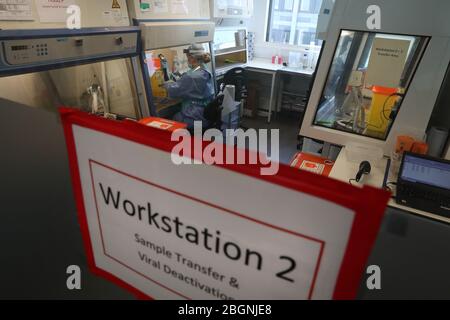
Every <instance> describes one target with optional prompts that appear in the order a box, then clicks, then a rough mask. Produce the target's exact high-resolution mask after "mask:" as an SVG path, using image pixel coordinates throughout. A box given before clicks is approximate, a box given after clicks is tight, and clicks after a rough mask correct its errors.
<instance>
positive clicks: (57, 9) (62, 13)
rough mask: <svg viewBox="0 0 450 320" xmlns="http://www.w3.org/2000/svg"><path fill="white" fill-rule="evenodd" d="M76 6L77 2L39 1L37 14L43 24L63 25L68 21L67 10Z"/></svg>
mask: <svg viewBox="0 0 450 320" xmlns="http://www.w3.org/2000/svg"><path fill="white" fill-rule="evenodd" d="M73 4H75V0H60V1H57V2H55V1H52V0H37V1H36V6H37V12H38V15H39V20H40V22H42V23H61V22H66V20H67V17H68V15H67V12H66V11H67V8H68V7H69V6H71V5H73Z"/></svg>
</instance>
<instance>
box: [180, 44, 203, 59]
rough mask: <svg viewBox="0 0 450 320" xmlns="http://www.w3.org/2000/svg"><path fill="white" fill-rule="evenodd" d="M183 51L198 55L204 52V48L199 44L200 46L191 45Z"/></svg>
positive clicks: (194, 55)
mask: <svg viewBox="0 0 450 320" xmlns="http://www.w3.org/2000/svg"><path fill="white" fill-rule="evenodd" d="M183 53H185V54H187V55H190V56H193V57H198V56H202V55H203V54H205V49H204V48H203V47H201V46H200V47H195V46H191V47H189V48H187V49H184V50H183Z"/></svg>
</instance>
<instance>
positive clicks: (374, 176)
mask: <svg viewBox="0 0 450 320" xmlns="http://www.w3.org/2000/svg"><path fill="white" fill-rule="evenodd" d="M388 164H389V159H388V158H383V160H381V162H380V163H378V165H377V166H374V165H372V170H371V173H370V174H369V175H367V176H365V177H364V180H363V182H364V184H365V185H368V186H372V187H375V188H383V186H384V182H385V179H386V177H387V178H388V179H387V180H388V181H389V182H394V181H392V178H391V179H389V175H388V173H387V172H388V171H389V167H388ZM358 170H359V163H357V162H351V161H349V159H348V158H347V153H346V152H345V148H342V150H341V152H340V153H339V156H338V158H337V160H336V161H335V164H334V167H333V169H332V170H331V173H330V178H333V179H336V180H340V181H343V182H345V183H350V181H351V179H354V178H355V176H356V173H357V172H358ZM351 184H352V185H355V186H362V185H361V184H358V183H355V182H351ZM394 191H395V190H394ZM388 207H389V208H393V209H397V210H400V211H403V212H406V213H410V214H413V215H417V216H421V217H423V218H426V219H432V220H435V221H439V222H443V223H446V224H449V225H450V219H449V218H446V217H442V216H439V215H437V214H434V213H431V212H426V211H422V210H417V209H414V208H411V207H406V206H403V205H400V204H398V203H397V202H396V201H395V199H394V198H391V200H390V201H389V204H388Z"/></svg>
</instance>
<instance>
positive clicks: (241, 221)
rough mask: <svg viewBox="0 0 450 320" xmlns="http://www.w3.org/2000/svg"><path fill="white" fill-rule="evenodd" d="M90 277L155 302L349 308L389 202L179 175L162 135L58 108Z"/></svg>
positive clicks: (247, 171) (292, 174) (317, 185)
mask: <svg viewBox="0 0 450 320" xmlns="http://www.w3.org/2000/svg"><path fill="white" fill-rule="evenodd" d="M61 115H62V120H63V123H64V128H65V134H66V140H67V146H68V151H69V158H70V163H71V170H72V177H73V184H74V190H75V196H76V200H77V206H78V212H79V220H80V224H81V226H82V231H83V235H84V240H85V244H86V250H87V255H88V258H89V262H90V267H91V268H92V270H93V271H94V272H96V273H97V274H100V275H103V276H105V277H107V278H108V279H112V280H113V281H115V282H119V283H121V284H122V285H125V286H127V287H128V288H129V289H131V290H133V291H134V292H135V293H138V294H139V295H140V296H147V297H152V298H156V299H223V300H229V299H293V300H297V299H331V298H336V299H345V298H354V297H355V296H356V292H357V289H358V287H359V283H360V279H361V275H362V273H363V271H364V268H365V263H366V260H367V258H368V255H369V253H370V250H371V247H372V245H373V242H374V240H375V238H376V235H377V232H378V228H379V226H380V223H381V219H382V217H383V214H384V210H385V207H386V204H387V201H388V199H389V195H388V194H387V193H385V192H384V191H380V190H376V189H372V188H369V187H366V188H364V189H359V188H355V187H352V186H350V185H347V184H344V183H341V182H338V181H334V180H330V179H328V178H325V177H322V176H318V175H315V174H311V173H308V172H299V171H298V170H296V169H293V168H290V167H287V166H281V169H280V171H279V174H278V175H276V176H272V177H270V176H269V177H268V176H265V177H262V176H260V175H259V174H260V168H259V167H258V166H235V165H214V166H208V165H202V164H200V165H181V166H177V165H175V164H173V163H172V161H171V153H170V151H171V150H172V148H173V147H174V146H175V145H176V142H170V132H166V131H163V130H158V129H155V128H151V127H148V126H144V125H141V124H138V123H134V122H131V121H130V122H121V123H120V122H114V121H109V120H105V119H101V118H97V117H94V116H90V115H87V114H84V113H81V112H78V111H73V110H71V109H62V110H61Z"/></svg>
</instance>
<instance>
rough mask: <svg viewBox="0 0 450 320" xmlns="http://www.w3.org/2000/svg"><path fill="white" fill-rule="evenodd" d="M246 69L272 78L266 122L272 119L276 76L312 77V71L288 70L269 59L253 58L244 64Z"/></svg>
mask: <svg viewBox="0 0 450 320" xmlns="http://www.w3.org/2000/svg"><path fill="white" fill-rule="evenodd" d="M246 68H247V69H248V70H250V71H254V72H260V73H265V74H270V75H271V76H272V85H271V88H270V100H269V116H268V119H267V120H268V122H270V121H271V119H272V111H273V110H274V109H275V108H274V103H275V101H274V100H275V88H276V80H277V75H278V74H279V73H282V72H286V73H292V74H303V75H312V74H313V73H314V70H304V69H299V68H289V67H285V66H283V65H279V64H273V63H272V61H271V60H270V59H261V58H255V59H254V60H252V61H249V62H248V63H247V64H246Z"/></svg>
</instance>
